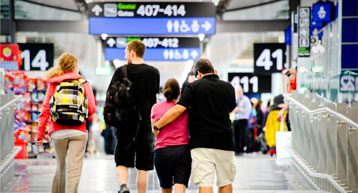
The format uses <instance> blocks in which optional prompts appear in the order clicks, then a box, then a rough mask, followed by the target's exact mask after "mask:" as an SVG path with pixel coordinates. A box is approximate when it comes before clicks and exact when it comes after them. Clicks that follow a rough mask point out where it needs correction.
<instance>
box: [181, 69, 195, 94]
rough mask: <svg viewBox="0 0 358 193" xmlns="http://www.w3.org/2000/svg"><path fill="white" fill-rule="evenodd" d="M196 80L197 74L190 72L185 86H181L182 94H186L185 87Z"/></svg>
mask: <svg viewBox="0 0 358 193" xmlns="http://www.w3.org/2000/svg"><path fill="white" fill-rule="evenodd" d="M195 80H196V78H195V73H194V72H193V71H190V72H189V73H188V76H187V77H186V79H185V81H184V83H183V85H182V86H181V93H183V92H184V89H185V87H186V86H187V85H188V84H190V83H192V82H194V81H195Z"/></svg>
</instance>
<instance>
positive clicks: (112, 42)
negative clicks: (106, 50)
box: [107, 38, 116, 47]
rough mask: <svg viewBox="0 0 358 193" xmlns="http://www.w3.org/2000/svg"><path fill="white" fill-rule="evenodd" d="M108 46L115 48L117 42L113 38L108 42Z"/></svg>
mask: <svg viewBox="0 0 358 193" xmlns="http://www.w3.org/2000/svg"><path fill="white" fill-rule="evenodd" d="M107 44H108V45H109V46H110V47H113V46H114V44H116V40H114V39H113V38H109V40H108V41H107Z"/></svg>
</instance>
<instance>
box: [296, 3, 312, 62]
mask: <svg viewBox="0 0 358 193" xmlns="http://www.w3.org/2000/svg"><path fill="white" fill-rule="evenodd" d="M310 24H311V8H310V7H298V56H299V57H309V56H310V55H311V46H310V34H311V33H310V32H311V30H310Z"/></svg>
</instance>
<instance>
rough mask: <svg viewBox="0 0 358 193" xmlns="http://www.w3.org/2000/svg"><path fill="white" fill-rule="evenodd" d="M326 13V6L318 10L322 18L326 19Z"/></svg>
mask: <svg viewBox="0 0 358 193" xmlns="http://www.w3.org/2000/svg"><path fill="white" fill-rule="evenodd" d="M326 14H327V12H326V10H324V7H323V6H321V7H320V8H319V11H318V17H319V18H320V19H324V18H326Z"/></svg>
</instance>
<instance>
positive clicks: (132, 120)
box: [109, 40, 160, 193]
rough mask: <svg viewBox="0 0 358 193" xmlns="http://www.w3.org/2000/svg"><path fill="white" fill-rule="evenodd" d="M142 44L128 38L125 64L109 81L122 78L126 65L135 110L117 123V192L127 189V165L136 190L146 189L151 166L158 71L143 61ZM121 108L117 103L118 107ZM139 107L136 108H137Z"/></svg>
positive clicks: (126, 192) (124, 191)
mask: <svg viewBox="0 0 358 193" xmlns="http://www.w3.org/2000/svg"><path fill="white" fill-rule="evenodd" d="M144 52H145V45H144V44H143V43H142V42H141V41H139V40H135V41H132V42H129V43H128V44H127V47H126V49H125V58H126V60H127V62H128V65H125V66H121V67H119V68H117V70H116V71H115V72H114V75H113V77H112V80H111V83H110V85H109V88H110V87H111V85H112V84H114V83H116V82H117V81H119V80H120V79H122V78H124V70H125V68H127V75H128V76H127V78H128V79H129V80H130V81H131V83H132V84H133V85H132V88H133V90H132V91H133V92H132V96H133V100H134V103H135V104H136V107H137V108H136V109H132V110H131V111H136V112H137V113H139V116H138V114H137V113H134V114H131V115H129V117H128V119H129V120H128V122H126V123H125V124H124V125H118V126H116V128H117V146H116V152H115V162H116V166H117V175H118V178H119V184H120V190H119V193H129V192H130V191H129V188H128V186H127V184H128V175H129V174H128V168H129V167H134V166H135V167H136V168H137V172H138V176H137V188H138V193H145V192H146V191H147V183H148V182H147V178H148V174H147V171H149V170H153V141H154V135H153V133H152V130H151V120H150V111H151V108H152V106H153V105H154V104H155V103H156V94H157V93H158V91H159V83H160V82H159V71H158V70H157V69H156V68H154V67H153V66H150V65H147V64H145V63H144V61H143V56H144ZM119 108H120V107H119ZM137 109H138V110H137Z"/></svg>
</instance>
